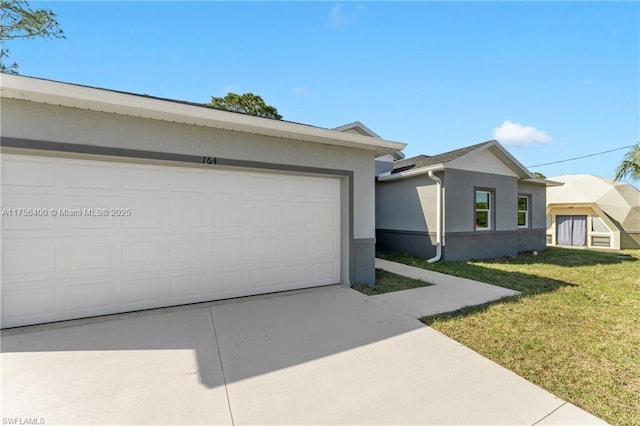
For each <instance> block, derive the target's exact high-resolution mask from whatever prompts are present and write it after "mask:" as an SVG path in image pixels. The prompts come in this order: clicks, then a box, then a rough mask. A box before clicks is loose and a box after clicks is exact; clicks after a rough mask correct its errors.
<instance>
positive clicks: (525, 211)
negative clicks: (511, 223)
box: [516, 195, 530, 229]
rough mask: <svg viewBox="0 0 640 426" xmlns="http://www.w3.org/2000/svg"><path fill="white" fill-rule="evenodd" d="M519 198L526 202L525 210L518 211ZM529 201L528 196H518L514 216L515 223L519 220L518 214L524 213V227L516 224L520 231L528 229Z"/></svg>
mask: <svg viewBox="0 0 640 426" xmlns="http://www.w3.org/2000/svg"><path fill="white" fill-rule="evenodd" d="M520 198H524V199H525V200H526V202H527V208H526V210H520ZM529 200H530V197H529V196H528V195H518V204H517V206H516V208H517V209H518V213H517V214H516V223H517V221H518V220H519V219H520V213H524V225H520V224H519V223H518V228H520V229H523V228H528V227H529V204H530V201H529Z"/></svg>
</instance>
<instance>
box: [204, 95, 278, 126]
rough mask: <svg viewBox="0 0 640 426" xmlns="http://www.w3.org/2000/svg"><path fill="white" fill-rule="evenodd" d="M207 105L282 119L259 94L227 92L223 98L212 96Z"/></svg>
mask: <svg viewBox="0 0 640 426" xmlns="http://www.w3.org/2000/svg"><path fill="white" fill-rule="evenodd" d="M208 106H210V107H212V108H216V109H223V110H225V111H232V112H241V113H244V114H249V115H255V116H256V117H264V118H272V119H274V120H282V116H281V115H280V114H278V110H277V109H276V108H275V107H273V106H271V105H267V104H266V103H265V101H264V100H263V99H262V98H261V97H260V96H258V95H254V94H253V93H245V94H242V95H238V94H236V93H233V92H229V93H228V94H227V96H225V97H224V98H216V97H215V96H212V97H211V103H210V104H209V105H208Z"/></svg>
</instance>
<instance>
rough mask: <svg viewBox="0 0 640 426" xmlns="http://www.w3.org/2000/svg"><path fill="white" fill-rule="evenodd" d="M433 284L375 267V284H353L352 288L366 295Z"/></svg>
mask: <svg viewBox="0 0 640 426" xmlns="http://www.w3.org/2000/svg"><path fill="white" fill-rule="evenodd" d="M429 285H433V284H431V283H428V282H426V281H421V280H416V279H413V278H408V277H403V276H402V275H396V274H393V273H391V272H387V271H383V270H382V269H376V285H375V286H369V285H354V286H353V287H352V288H353V289H354V290H358V291H359V292H360V293H364V294H366V295H367V296H374V295H376V294H383V293H390V292H392V291H400V290H408V289H410V288H418V287H426V286H429Z"/></svg>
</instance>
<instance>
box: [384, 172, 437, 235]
mask: <svg viewBox="0 0 640 426" xmlns="http://www.w3.org/2000/svg"><path fill="white" fill-rule="evenodd" d="M436 175H439V177H441V176H442V174H441V173H437V174H436ZM375 190H376V203H375V204H376V210H375V213H376V229H392V230H393V229H395V230H405V231H415V232H426V231H427V228H429V229H432V230H435V228H436V213H435V208H436V204H435V203H436V192H437V191H436V183H435V182H434V181H432V180H431V179H429V178H428V177H427V176H426V175H420V176H415V177H410V178H406V179H398V180H392V181H386V182H385V181H382V182H376V188H375Z"/></svg>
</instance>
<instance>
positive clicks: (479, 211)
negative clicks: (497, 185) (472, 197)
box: [476, 191, 492, 231]
mask: <svg viewBox="0 0 640 426" xmlns="http://www.w3.org/2000/svg"><path fill="white" fill-rule="evenodd" d="M491 209H492V201H491V192H489V191H476V230H477V231H481V230H488V229H491Z"/></svg>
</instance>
